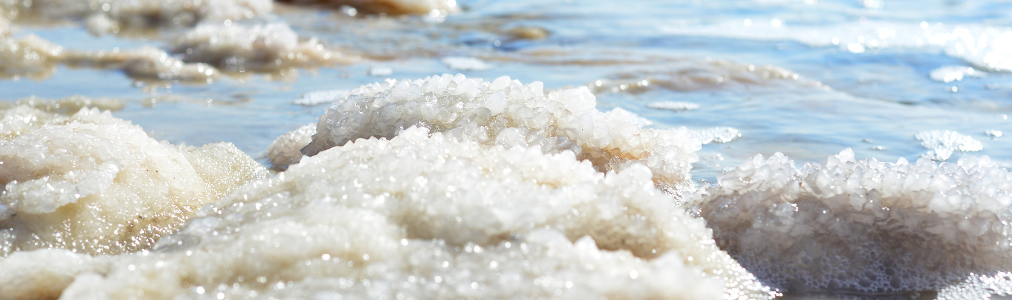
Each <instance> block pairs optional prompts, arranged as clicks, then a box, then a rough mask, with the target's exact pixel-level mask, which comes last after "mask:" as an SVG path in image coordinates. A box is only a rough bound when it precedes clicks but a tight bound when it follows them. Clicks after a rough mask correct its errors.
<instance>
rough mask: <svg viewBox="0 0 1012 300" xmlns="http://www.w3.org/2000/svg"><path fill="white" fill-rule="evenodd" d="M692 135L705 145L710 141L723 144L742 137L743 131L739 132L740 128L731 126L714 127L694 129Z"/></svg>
mask: <svg viewBox="0 0 1012 300" xmlns="http://www.w3.org/2000/svg"><path fill="white" fill-rule="evenodd" d="M692 136H693V137H694V138H696V140H698V141H699V142H700V143H702V144H704V145H705V144H709V143H718V144H723V143H727V142H730V141H732V140H734V139H736V138H739V137H741V133H740V132H738V129H734V128H731V127H713V128H707V129H699V130H693V131H692Z"/></svg>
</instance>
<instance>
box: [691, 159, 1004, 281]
mask: <svg viewBox="0 0 1012 300" xmlns="http://www.w3.org/2000/svg"><path fill="white" fill-rule="evenodd" d="M718 181H719V184H718V185H716V186H711V187H710V188H708V189H707V190H706V191H707V193H706V194H705V195H703V196H702V198H701V199H700V200H699V201H700V202H699V203H698V205H699V209H700V214H701V215H702V216H703V218H705V219H706V220H707V225H708V226H709V227H710V228H712V229H713V230H714V238H715V240H716V241H717V244H718V245H719V246H720V247H721V248H722V249H724V250H726V251H727V252H728V253H729V254H731V256H733V257H735V258H736V259H737V260H738V262H740V263H741V264H742V265H743V266H744V267H746V268H747V269H749V270H750V271H752V272H753V273H754V274H756V276H757V277H759V278H760V279H761V280H763V282H764V283H767V284H770V285H772V286H774V287H779V288H783V289H786V290H789V291H801V292H806V291H823V292H829V291H833V292H852V293H854V292H856V293H896V292H912V291H925V290H937V289H939V288H942V287H944V286H946V285H948V284H951V283H953V282H957V281H962V280H963V279H964V278H965V277H966V276H968V275H969V274H970V273H976V274H994V272H998V271H1008V270H1010V269H1012V245H1010V244H1009V240H1010V238H1012V236H1010V232H1012V223H1010V221H1012V195H1010V193H1009V192H1010V191H1012V174H1009V172H1008V171H1007V170H1005V169H1003V168H1000V167H998V166H997V165H996V164H995V163H993V162H991V160H990V159H988V158H987V157H986V156H985V157H980V158H976V157H965V158H963V159H960V160H959V162H958V163H955V164H953V163H940V164H939V163H934V162H932V161H930V160H927V159H920V160H918V161H917V163H914V164H910V163H907V161H906V160H903V159H900V160H899V161H898V162H897V163H895V164H893V163H882V162H878V161H876V160H875V159H870V160H862V161H855V159H854V153H853V152H852V151H851V150H850V149H847V150H844V151H843V152H841V153H840V154H839V155H836V156H833V157H830V158H829V160H828V161H827V162H826V165H824V166H823V165H819V164H806V165H805V166H804V167H803V168H801V169H800V170H799V169H796V168H795V166H794V162H793V161H791V160H788V159H787V158H786V157H784V156H783V155H782V154H779V153H777V154H774V155H773V156H772V157H770V158H769V159H768V160H764V159H763V157H762V156H759V155H757V156H756V157H755V158H753V159H752V160H751V161H748V162H746V163H744V164H742V165H741V166H738V167H737V168H736V169H734V170H732V171H729V172H727V173H724V174H722V175H720V176H719V177H718Z"/></svg>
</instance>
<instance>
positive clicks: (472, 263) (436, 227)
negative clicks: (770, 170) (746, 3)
mask: <svg viewBox="0 0 1012 300" xmlns="http://www.w3.org/2000/svg"><path fill="white" fill-rule="evenodd" d="M652 177H653V176H652V175H651V172H650V170H649V169H648V168H646V167H643V166H642V165H639V164H635V165H632V166H630V167H628V168H626V169H624V170H622V171H619V172H608V173H607V174H605V173H601V172H598V171H597V170H595V168H594V167H593V166H592V165H591V164H590V163H589V162H587V161H580V160H578V159H577V157H576V156H575V155H574V154H573V152H568V151H566V152H561V153H558V154H545V153H543V152H542V151H540V150H539V149H537V148H517V147H504V146H488V145H485V143H484V142H481V141H476V140H473V139H471V138H469V137H467V136H463V137H454V136H450V135H445V134H443V133H438V132H437V133H432V134H431V135H430V133H429V132H427V131H426V130H425V129H421V128H407V129H405V130H402V131H401V133H400V134H399V135H398V136H396V137H394V138H392V139H390V140H386V139H367V140H366V139H360V140H357V141H354V142H351V143H348V144H345V145H344V146H340V147H334V148H331V149H329V150H327V151H323V152H321V153H319V154H318V155H316V156H313V157H308V158H305V159H303V160H302V162H300V163H299V164H297V165H293V166H291V168H289V169H288V171H286V172H284V173H281V174H278V175H277V176H275V177H273V178H269V179H264V180H260V181H257V182H254V183H252V184H249V185H247V186H245V187H243V188H241V189H239V190H236V191H235V192H233V193H232V194H230V195H228V196H226V197H224V198H222V199H221V200H220V201H218V202H217V203H215V204H212V205H208V206H205V207H204V208H203V209H201V211H200V213H199V215H198V216H197V217H194V218H191V219H190V220H188V221H187V223H186V225H185V226H184V227H183V228H182V229H180V231H179V232H178V233H177V234H175V235H172V236H168V237H164V238H162V239H161V240H160V241H159V243H158V244H157V245H156V246H155V248H154V250H153V251H145V252H141V253H138V254H130V255H120V256H96V257H87V256H84V255H77V254H71V253H69V252H66V251H52V250H50V251H36V252H22V253H19V254H15V255H12V256H10V257H9V258H8V259H6V260H3V261H0V281H4V282H25V281H30V282H41V281H42V280H45V281H46V282H49V284H46V285H32V284H18V285H3V286H2V287H0V289H6V290H0V292H5V293H6V294H7V295H26V294H31V293H40V294H41V293H43V292H48V293H50V294H58V293H61V292H62V295H63V297H69V298H78V297H85V296H86V295H107V296H108V297H111V298H121V297H127V296H129V295H145V296H152V295H157V296H158V297H162V298H176V299H182V298H206V299H211V298H213V297H217V298H223V297H228V298H250V297H254V298H264V299H266V298H270V297H275V298H285V297H289V298H290V297H295V298H312V297H341V298H353V299H359V298H362V299H365V298H369V299H376V298H387V299H394V298H397V297H398V296H400V297H406V298H433V297H435V298H448V299H462V298H474V299H497V298H525V299H533V298H541V299H544V298H567V299H605V298H607V299H720V298H729V299H737V298H739V297H746V298H754V299H762V298H769V297H770V296H771V295H772V293H771V292H770V291H769V290H768V289H767V288H764V287H763V286H762V285H761V284H759V283H757V282H756V281H755V280H754V278H753V277H752V276H751V275H750V274H748V273H747V272H745V271H744V269H742V268H741V267H740V266H738V264H737V263H735V262H734V261H733V260H732V259H731V258H730V257H729V256H727V254H725V253H724V252H722V251H720V250H719V249H717V248H716V246H715V245H714V244H713V241H712V239H711V237H710V233H709V230H708V229H706V227H705V226H704V223H703V221H702V219H699V218H694V217H691V216H689V215H688V214H687V213H686V212H685V211H684V209H682V208H681V207H679V206H678V205H677V204H676V203H675V201H674V199H672V198H671V196H669V195H668V194H666V193H664V192H662V191H660V190H658V189H657V188H655V187H654V185H653V183H652V180H651V178H652ZM68 283H69V285H68Z"/></svg>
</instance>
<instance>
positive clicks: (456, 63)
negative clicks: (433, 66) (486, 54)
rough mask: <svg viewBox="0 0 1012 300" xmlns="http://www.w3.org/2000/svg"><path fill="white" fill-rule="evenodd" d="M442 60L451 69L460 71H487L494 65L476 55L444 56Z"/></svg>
mask: <svg viewBox="0 0 1012 300" xmlns="http://www.w3.org/2000/svg"><path fill="white" fill-rule="evenodd" d="M440 61H442V62H443V64H445V65H446V66H447V67H449V68H450V69H454V70H460V71H485V70H488V69H491V68H492V66H491V65H489V64H488V63H485V61H483V60H481V59H477V58H474V57H459V56H448V57H444V58H443V59H441V60H440Z"/></svg>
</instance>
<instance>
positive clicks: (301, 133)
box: [267, 124, 316, 170]
mask: <svg viewBox="0 0 1012 300" xmlns="http://www.w3.org/2000/svg"><path fill="white" fill-rule="evenodd" d="M314 134H316V124H308V125H305V126H302V127H299V128H298V129H295V130H292V131H291V132H289V133H286V134H284V135H282V136H279V137H278V138H277V139H275V140H274V142H273V143H271V146H270V147H269V148H267V159H269V160H270V161H271V165H272V166H274V167H275V168H277V169H282V170H283V169H286V168H288V165H293V164H297V163H299V160H301V159H302V152H300V150H302V148H303V147H306V145H309V143H310V142H312V141H313V135H314Z"/></svg>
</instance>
